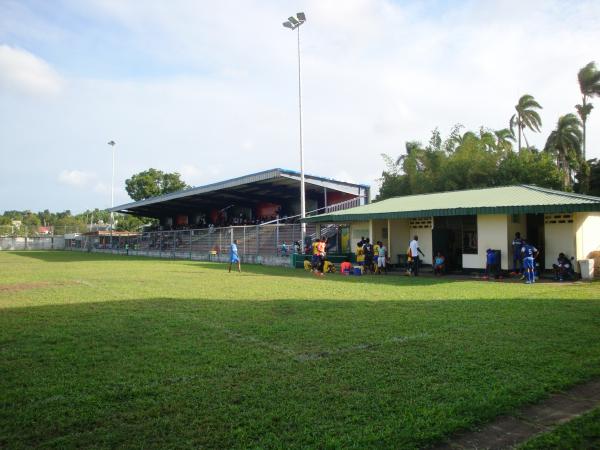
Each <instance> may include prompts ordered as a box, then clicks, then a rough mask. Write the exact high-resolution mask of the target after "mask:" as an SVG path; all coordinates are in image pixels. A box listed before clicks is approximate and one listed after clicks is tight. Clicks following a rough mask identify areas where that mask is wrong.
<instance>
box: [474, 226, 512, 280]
mask: <svg viewBox="0 0 600 450" xmlns="http://www.w3.org/2000/svg"><path fill="white" fill-rule="evenodd" d="M507 237H508V216H506V215H504V214H490V215H479V216H477V254H476V255H474V254H470V255H467V254H463V267H464V268H466V269H485V263H486V254H485V252H486V250H487V249H488V248H491V249H494V250H500V251H501V252H502V255H501V256H502V259H501V267H502V269H504V270H506V269H508V239H507ZM511 240H512V239H511ZM511 263H512V260H511Z"/></svg>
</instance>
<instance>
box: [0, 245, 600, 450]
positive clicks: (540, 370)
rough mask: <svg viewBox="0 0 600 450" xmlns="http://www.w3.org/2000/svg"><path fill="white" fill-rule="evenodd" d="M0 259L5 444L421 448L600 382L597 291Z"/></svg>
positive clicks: (75, 257) (193, 265)
mask: <svg viewBox="0 0 600 450" xmlns="http://www.w3.org/2000/svg"><path fill="white" fill-rule="evenodd" d="M243 269H244V270H245V272H243V273H242V274H238V273H231V274H228V273H227V272H226V269H225V267H224V265H222V264H211V263H199V262H192V261H167V260H156V259H147V258H133V257H129V258H127V257H123V256H110V255H96V254H87V253H68V252H0V447H2V448H29V447H32V446H41V447H45V448H71V447H91V448H114V447H123V448H317V447H318V448H338V447H346V448H352V447H354V448H371V447H381V448H422V447H426V446H427V445H429V444H433V443H436V442H439V441H440V440H441V439H443V438H444V437H446V436H448V435H449V434H451V433H453V432H455V431H457V430H459V429H465V428H472V427H474V426H477V425H478V424H481V423H485V422H487V421H490V420H491V419H493V418H494V417H495V416H497V415H499V414H503V413H510V412H512V411H515V409H516V408H518V407H519V406H522V405H523V404H525V403H528V402H534V401H537V400H540V399H542V398H544V396H546V395H547V394H548V393H549V392H552V391H556V390H559V389H562V388H566V387H568V386H571V385H573V384H576V383H580V382H583V381H586V380H589V379H592V378H596V377H599V376H600V283H580V284H565V285H562V284H550V283H547V284H538V285H533V286H526V285H523V284H518V283H506V282H483V281H476V280H473V281H469V280H467V281H457V280H450V279H431V278H420V279H413V278H406V277H397V276H389V277H383V276H381V277H361V278H343V277H341V276H339V275H331V276H328V277H326V278H325V279H317V278H315V277H313V276H311V275H310V274H307V273H305V272H303V271H300V270H292V269H280V268H268V267H261V266H244V267H243Z"/></svg>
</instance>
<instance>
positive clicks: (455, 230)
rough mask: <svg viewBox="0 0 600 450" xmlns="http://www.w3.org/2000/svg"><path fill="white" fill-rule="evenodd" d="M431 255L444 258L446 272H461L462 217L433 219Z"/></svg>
mask: <svg viewBox="0 0 600 450" xmlns="http://www.w3.org/2000/svg"><path fill="white" fill-rule="evenodd" d="M431 238H432V247H433V255H431V256H432V257H435V255H437V253H438V252H440V253H441V254H442V255H444V256H445V257H446V271H447V272H457V271H461V270H462V253H463V252H462V216H448V217H434V218H433V230H432V233H431Z"/></svg>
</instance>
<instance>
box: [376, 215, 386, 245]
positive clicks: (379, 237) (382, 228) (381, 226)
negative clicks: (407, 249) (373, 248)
mask: <svg viewBox="0 0 600 450" xmlns="http://www.w3.org/2000/svg"><path fill="white" fill-rule="evenodd" d="M387 228H388V221H387V219H385V220H374V221H373V243H375V242H377V241H382V242H383V243H384V245H385V246H386V247H387V246H388V233H387Z"/></svg>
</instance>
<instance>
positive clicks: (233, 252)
mask: <svg viewBox="0 0 600 450" xmlns="http://www.w3.org/2000/svg"><path fill="white" fill-rule="evenodd" d="M237 246H238V240H237V239H235V240H234V241H233V243H232V244H231V246H230V247H229V273H231V265H232V264H234V263H237V268H238V272H241V271H242V266H241V263H240V257H239V256H238V248H237Z"/></svg>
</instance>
